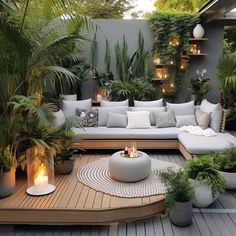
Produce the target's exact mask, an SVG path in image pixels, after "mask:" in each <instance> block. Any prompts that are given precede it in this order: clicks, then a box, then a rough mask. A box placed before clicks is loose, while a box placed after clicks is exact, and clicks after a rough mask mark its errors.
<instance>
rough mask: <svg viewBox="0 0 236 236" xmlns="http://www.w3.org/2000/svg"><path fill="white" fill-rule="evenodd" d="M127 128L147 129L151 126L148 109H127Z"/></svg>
mask: <svg viewBox="0 0 236 236" xmlns="http://www.w3.org/2000/svg"><path fill="white" fill-rule="evenodd" d="M127 116H128V125H127V128H128V129H148V128H150V127H151V123H150V118H149V117H150V112H149V111H127Z"/></svg>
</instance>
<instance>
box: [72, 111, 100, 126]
mask: <svg viewBox="0 0 236 236" xmlns="http://www.w3.org/2000/svg"><path fill="white" fill-rule="evenodd" d="M75 114H76V116H77V117H79V119H78V120H77V121H78V123H76V124H75V127H77V128H80V127H81V125H82V126H84V127H96V126H98V111H97V110H96V109H93V110H90V111H86V110H83V109H79V108H76V109H75Z"/></svg>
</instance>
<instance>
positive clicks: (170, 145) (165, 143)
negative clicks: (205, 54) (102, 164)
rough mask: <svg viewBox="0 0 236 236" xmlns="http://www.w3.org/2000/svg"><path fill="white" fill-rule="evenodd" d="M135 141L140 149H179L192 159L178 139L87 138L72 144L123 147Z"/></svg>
mask: <svg viewBox="0 0 236 236" xmlns="http://www.w3.org/2000/svg"><path fill="white" fill-rule="evenodd" d="M132 143H135V144H136V145H137V147H138V148H139V149H179V151H180V152H181V153H182V155H183V156H184V158H185V159H186V160H190V159H192V155H191V154H190V153H189V152H188V151H187V150H186V148H185V147H184V146H183V145H182V144H181V143H180V142H179V140H177V139H167V140H164V139H163V140H152V139H150V140H148V139H117V140H111V139H99V140H97V139H87V140H86V139H85V140H81V141H80V142H75V143H73V145H72V148H73V149H80V148H81V149H85V150H91V149H123V148H124V147H127V146H131V145H132Z"/></svg>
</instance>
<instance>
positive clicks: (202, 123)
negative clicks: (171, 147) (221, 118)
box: [195, 109, 211, 129]
mask: <svg viewBox="0 0 236 236" xmlns="http://www.w3.org/2000/svg"><path fill="white" fill-rule="evenodd" d="M195 117H196V121H197V125H198V126H199V127H201V128H202V129H206V128H208V126H209V123H210V120H211V112H204V111H202V110H200V109H198V110H196V112H195Z"/></svg>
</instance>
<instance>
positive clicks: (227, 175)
mask: <svg viewBox="0 0 236 236" xmlns="http://www.w3.org/2000/svg"><path fill="white" fill-rule="evenodd" d="M219 173H220V174H221V175H222V176H223V177H224V180H225V188H226V189H236V172H225V171H219Z"/></svg>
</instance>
